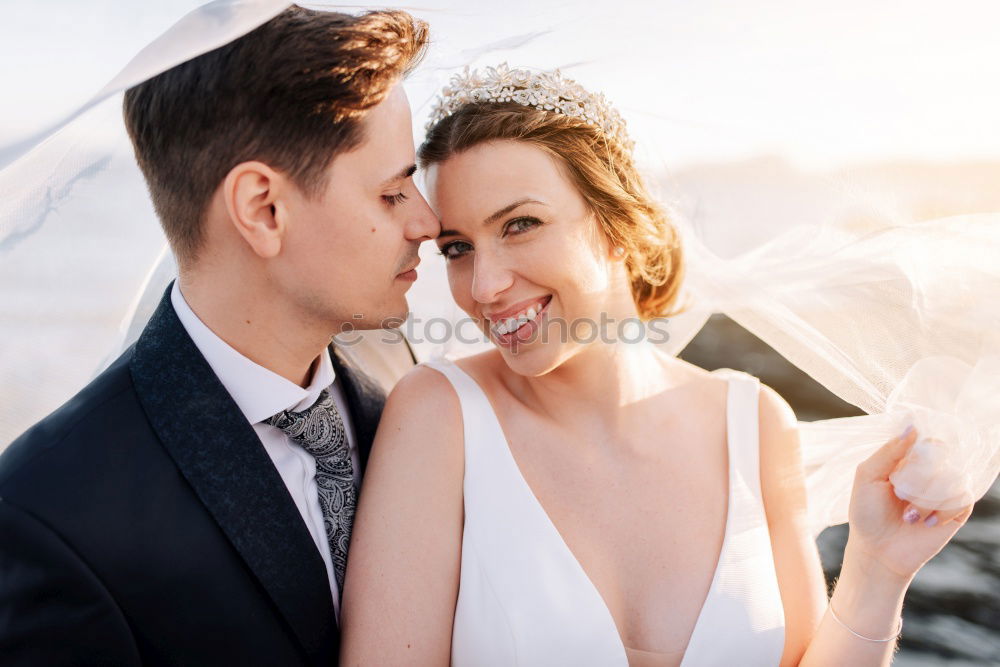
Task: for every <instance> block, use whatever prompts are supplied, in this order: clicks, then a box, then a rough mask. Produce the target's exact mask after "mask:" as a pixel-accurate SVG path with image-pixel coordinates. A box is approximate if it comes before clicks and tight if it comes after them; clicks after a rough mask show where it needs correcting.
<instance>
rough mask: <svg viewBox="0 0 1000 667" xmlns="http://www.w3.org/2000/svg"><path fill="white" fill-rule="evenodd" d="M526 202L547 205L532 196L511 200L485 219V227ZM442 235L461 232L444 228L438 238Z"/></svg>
mask: <svg viewBox="0 0 1000 667" xmlns="http://www.w3.org/2000/svg"><path fill="white" fill-rule="evenodd" d="M525 204H540V205H542V206H545V205H546V204H545V202H540V201H538V200H537V199H532V198H531V197H525V198H524V199H518V200H517V201H515V202H511V203H510V204H507V205H506V206H504V207H503V208H501V209H499V210H497V211H496V212H494V213H492V214H491V215H489V216H487V217H486V219H485V220H483V226H484V227H488V226H490V225H492V224H493V223H494V222H496V221H497V220H499V219H500V218H502V217H504V216H505V215H507V214H508V213H510V212H511V211H513V210H514V209H516V208H517V207H519V206H524V205H525ZM442 236H459V233H458V232H457V231H455V230H453V229H443V230H441V233H440V234H438V238H441V237H442Z"/></svg>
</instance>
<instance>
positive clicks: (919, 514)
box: [903, 503, 937, 526]
mask: <svg viewBox="0 0 1000 667" xmlns="http://www.w3.org/2000/svg"><path fill="white" fill-rule="evenodd" d="M933 514H934V510H928V509H924V508H922V507H918V506H916V505H914V504H913V503H907V504H906V507H904V508H903V521H905V522H906V523H909V524H915V523H919V522H921V521H930V522H931V523H930V524H928V525H931V526H933V525H934V524H936V523H937V519H936V518H935V517H933V516H932V515H933Z"/></svg>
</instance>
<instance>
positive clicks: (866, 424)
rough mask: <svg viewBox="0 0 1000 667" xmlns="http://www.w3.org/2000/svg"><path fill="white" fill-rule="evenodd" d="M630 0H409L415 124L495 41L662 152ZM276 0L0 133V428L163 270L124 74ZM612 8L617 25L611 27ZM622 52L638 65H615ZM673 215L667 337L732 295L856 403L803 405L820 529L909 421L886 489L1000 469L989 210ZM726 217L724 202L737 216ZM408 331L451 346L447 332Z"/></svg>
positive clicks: (955, 494)
mask: <svg viewBox="0 0 1000 667" xmlns="http://www.w3.org/2000/svg"><path fill="white" fill-rule="evenodd" d="M303 4H305V5H307V6H310V7H317V8H323V6H319V5H316V4H315V3H303ZM645 4H646V3H640V2H634V3H633V2H625V3H616V4H615V6H614V7H611V6H608V5H605V6H603V7H598V8H589V9H588V10H587V12H586V13H582V12H578V11H576V9H575V7H576V4H575V3H555V4H552V5H548V6H546V7H541V8H539V7H536V6H535V4H534V3H531V2H527V1H521V0H512V1H511V2H505V3H502V7H501V6H495V5H494V3H490V7H489V8H487V7H482V8H476V7H470V6H467V5H463V4H460V3H436V2H431V3H429V4H425V5H421V6H420V7H416V8H414V7H406V6H405V5H404V6H402V8H404V9H408V10H409V11H411V12H412V13H414V14H416V15H418V16H420V17H422V18H425V19H427V20H428V21H429V22H430V23H431V29H432V38H433V46H432V49H431V51H430V53H429V55H428V58H427V60H426V61H425V63H424V64H423V65H422V66H421V68H420V69H419V70H418V71H417V72H416V73H415V74H414V75H413V76H412V77H411V78H410V79H409V80H408V82H407V84H406V87H407V91H408V94H409V96H410V100H411V105H412V107H413V112H414V130H415V133H416V137H417V140H418V141H419V140H420V139H421V138H422V130H421V128H422V126H423V124H424V122H425V121H426V119H427V116H428V114H429V111H430V105H431V102H432V100H433V98H434V96H435V94H436V93H437V91H438V90H439V89H440V87H441V86H442V85H443V84H444V83H446V81H447V79H448V77H449V76H450V75H451V74H452V73H454V72H455V71H456V70H458V69H460V68H461V67H463V66H465V65H472V66H481V65H491V64H496V63H497V62H500V61H501V60H507V61H509V62H511V64H512V65H519V66H531V67H532V68H538V69H550V68H555V67H562V68H563V69H564V71H566V72H567V74H569V75H570V76H572V77H573V78H575V79H576V80H578V81H579V82H580V83H581V84H583V85H584V86H585V87H587V88H588V89H590V90H602V91H604V92H605V93H607V95H608V97H609V98H610V99H611V100H612V102H614V103H615V104H616V106H618V108H619V109H621V110H622V112H623V115H624V116H625V117H626V119H627V120H628V121H629V122H630V124H632V121H633V119H636V118H640V119H644V123H645V124H644V125H642V126H641V127H639V128H638V130H637V131H633V132H632V134H633V138H634V139H636V141H637V151H638V156H639V158H640V162H641V163H646V164H652V165H655V164H656V161H657V156H661V155H669V154H670V150H671V147H670V146H664V145H660V144H659V143H658V142H659V141H660V139H659V135H658V134H657V132H656V124H657V122H670V121H669V118H666V119H664V114H663V110H662V109H660V108H658V107H657V104H656V102H655V101H651V100H654V99H655V98H653V97H651V96H650V95H651V92H650V91H651V90H652V89H653V88H654V87H655V86H657V69H658V68H662V67H664V66H666V63H661V62H659V61H658V60H657V59H656V52H655V49H656V44H657V42H656V39H657V30H656V26H657V22H656V14H655V13H656V8H655V7H652V6H650V7H646V6H645ZM648 4H650V5H652V4H653V3H648ZM286 6H288V3H286V2H277V1H268V0H216V1H215V2H210V3H208V4H206V5H204V6H202V7H200V8H198V9H196V10H195V11H193V12H191V13H190V14H188V15H187V16H185V17H184V18H182V19H181V20H180V21H179V22H178V23H176V24H175V25H174V26H173V27H169V28H167V27H166V26H164V27H165V28H167V29H166V31H165V32H164V33H163V35H162V36H161V37H160V38H158V39H157V40H155V41H153V42H152V43H150V44H149V45H148V46H147V47H146V48H145V49H143V50H142V51H141V52H140V53H139V54H137V55H136V56H135V58H134V59H133V60H132V61H131V62H129V63H128V64H127V65H126V66H125V67H124V69H123V70H122V71H121V73H120V74H119V75H118V76H116V77H115V78H114V79H113V80H112V81H111V82H110V83H109V84H107V86H105V87H104V88H103V89H102V90H100V91H99V92H98V93H97V94H96V95H95V96H94V97H93V99H92V100H91V101H89V102H88V103H87V104H85V105H83V106H82V107H81V108H79V109H76V110H73V111H72V112H70V113H68V114H67V116H66V117H65V119H64V120H63V121H61V122H60V123H57V124H56V125H55V126H54V127H51V128H49V129H48V130H46V131H45V132H42V133H41V134H39V135H36V136H33V137H29V138H28V139H25V140H22V141H19V142H16V143H15V144H14V145H11V146H8V147H6V148H0V164H7V166H6V167H5V168H4V169H3V171H0V315H2V322H3V324H2V327H3V328H2V329H0V335H2V336H3V338H4V345H3V346H2V349H0V391H2V393H0V443H6V442H9V441H10V440H11V439H12V438H13V437H15V436H16V435H17V434H19V433H20V432H21V431H23V430H24V429H25V428H27V427H28V426H29V425H30V424H31V423H33V422H35V421H37V420H38V419H39V418H41V417H42V416H44V415H45V414H46V413H48V412H49V411H51V410H52V409H54V408H55V407H57V405H58V404H59V403H60V402H62V401H64V400H65V399H66V398H68V397H69V396H70V395H72V393H74V392H75V391H76V390H78V389H79V388H80V387H81V386H83V384H85V382H86V381H87V379H88V378H90V377H92V376H93V375H94V374H95V373H96V372H98V371H99V370H100V369H101V368H103V366H104V365H106V364H107V363H108V362H109V361H110V360H112V359H113V358H114V356H115V355H116V354H117V353H118V352H119V351H120V350H121V349H122V347H123V346H125V345H127V344H128V343H129V342H131V341H132V340H134V339H135V337H137V335H138V332H139V331H140V330H141V328H142V326H143V324H144V323H145V321H146V318H147V317H148V315H149V313H150V312H151V311H152V308H153V307H154V306H155V304H156V302H157V301H158V299H159V297H160V296H161V295H162V293H163V289H164V288H165V286H166V285H167V283H168V281H169V280H170V279H171V278H172V276H173V271H174V269H173V263H172V259H171V257H170V255H169V252H168V251H167V250H166V246H165V243H164V240H163V236H162V233H161V232H160V229H159V227H158V225H157V223H156V220H155V216H154V215H153V211H152V207H151V205H150V203H149V201H148V197H147V195H146V191H145V186H144V184H143V182H142V179H141V175H140V174H139V172H138V169H137V167H136V166H135V164H134V160H133V157H132V154H131V147H130V146H129V143H128V140H127V137H126V136H125V132H124V128H123V125H122V122H121V114H120V107H121V93H122V91H123V90H125V89H126V88H128V87H130V86H132V85H135V84H136V83H138V82H140V81H143V80H145V79H146V78H148V77H150V76H153V75H155V74H156V73H158V72H161V71H163V70H165V69H168V68H169V67H171V66H173V65H175V64H177V63H179V62H182V61H184V60H186V59H188V58H191V57H194V56H196V55H198V54H201V53H204V52H206V51H208V50H211V49H213V48H216V47H218V46H219V45H221V44H224V43H226V42H228V41H230V40H232V39H234V38H236V37H238V36H240V35H242V34H245V33H246V32H248V31H249V30H252V29H253V28H254V27H256V26H258V25H260V24H261V23H263V22H265V21H267V20H268V19H270V18H271V17H273V16H274V15H276V14H277V13H279V12H280V11H282V10H283V9H284V8H285V7H286ZM372 6H373V7H374V5H372ZM329 8H331V9H339V10H341V11H356V10H358V9H361V8H363V6H359V5H352V6H349V7H345V6H338V7H333V6H330V7H329ZM623 17H624V18H623ZM626 18H627V21H625V19H626ZM470 21H489V22H490V25H491V26H492V29H493V34H494V35H495V36H496V39H495V41H492V42H490V43H488V44H485V45H483V44H481V43H475V41H474V39H473V38H471V37H470V36H469V34H468V31H467V30H464V29H463V28H464V27H465V26H467V25H469V22H470ZM611 24H614V25H617V26H618V27H619V28H621V29H620V30H619V31H617V32H612V33H609V32H607V26H608V25H611ZM630 31H631V32H630ZM477 34H481V33H477ZM609 34H610V35H612V36H613V38H610V39H609V38H608V35H609ZM626 35H627V36H628V37H629V39H626V38H625V37H624V36H626ZM625 56H628V58H627V59H626V58H625ZM626 61H628V62H631V63H633V65H632V66H631V67H629V68H628V69H622V63H623V62H626ZM679 98H680V99H681V101H680V102H678V104H683V101H682V100H683V95H680V94H679ZM651 119H652V120H653V121H655V122H650V120H651ZM677 224H678V225H679V227H680V229H681V232H682V235H683V238H684V243H685V251H686V253H687V257H688V264H689V275H688V277H687V278H686V281H685V291H686V296H687V297H688V298H689V300H690V302H691V303H692V304H693V307H692V308H691V310H690V311H688V312H687V313H685V314H683V315H682V316H679V317H677V318H674V319H671V320H670V321H669V323H668V326H669V332H670V339H669V341H668V342H667V343H665V346H666V347H667V349H668V350H669V351H670V352H671V353H678V352H680V351H681V349H683V347H684V346H685V345H686V344H687V343H688V342H689V341H690V340H691V338H693V337H694V335H695V334H696V333H697V332H698V331H699V330H700V329H701V328H702V326H703V325H704V323H705V322H706V320H707V318H708V317H709V316H710V315H711V314H712V313H716V312H718V313H725V314H726V315H728V316H729V317H731V318H732V319H733V320H735V321H736V322H737V323H739V324H740V325H742V326H743V327H745V328H746V329H747V330H749V331H750V332H752V333H754V334H755V335H757V336H758V337H759V338H761V339H762V340H763V341H764V342H766V343H768V344H769V345H771V346H772V347H773V348H774V349H775V350H777V351H778V352H779V353H780V354H782V355H783V356H784V357H786V358H787V359H788V360H789V361H791V362H792V363H793V364H795V365H796V366H798V367H799V368H801V369H802V370H804V371H805V372H806V373H808V374H809V375H810V376H811V377H813V378H814V379H815V380H816V381H818V382H819V383H820V384H822V385H823V386H825V387H826V388H827V389H829V390H830V391H831V392H833V393H834V394H836V395H837V396H839V397H840V398H842V399H844V400H845V401H847V402H849V403H852V404H854V405H856V406H858V407H859V408H861V409H862V410H863V411H864V412H866V413H867V414H866V416H862V417H851V418H844V419H833V420H824V421H819V422H810V423H802V424H801V433H802V439H803V454H804V459H805V464H806V467H807V471H808V491H809V504H810V513H811V520H812V525H813V528H814V531H815V532H816V533H818V532H819V530H821V529H822V528H823V527H825V526H827V525H833V524H837V523H842V522H844V521H845V520H846V509H847V499H848V497H849V494H850V489H851V480H852V478H853V471H854V468H855V467H856V465H857V463H858V462H860V461H861V460H863V459H864V458H865V457H867V456H868V455H869V454H870V453H871V452H872V451H873V450H874V448H876V447H877V446H879V445H880V444H882V443H883V442H884V441H885V440H886V439H888V438H889V437H891V436H892V435H895V434H897V433H898V432H899V431H901V430H902V428H903V427H904V426H905V425H906V424H907V423H910V422H914V423H915V424H916V426H917V427H918V429H919V430H920V433H921V434H922V436H923V438H922V440H921V442H920V443H919V445H918V447H917V449H916V451H915V456H914V457H913V460H912V461H911V463H910V464H908V465H907V466H906V467H905V468H903V469H901V470H900V471H898V472H897V473H895V475H894V476H893V483H894V485H895V487H896V489H897V493H898V494H900V495H901V496H902V497H906V498H909V499H912V500H914V501H915V502H918V503H919V504H922V505H925V506H928V507H936V508H952V507H957V506H960V505H962V504H965V503H968V502H970V501H972V500H975V499H978V498H980V497H982V496H983V495H984V494H985V493H986V492H987V491H988V489H989V488H990V486H991V485H992V483H993V481H994V480H995V479H996V477H997V473H998V471H1000V299H997V297H998V296H1000V214H989V213H984V214H978V215H967V216H962V217H954V218H947V219H935V220H922V221H910V220H901V219H896V218H894V217H892V216H886V217H883V218H880V219H876V220H874V221H872V222H870V223H869V224H866V225H863V226H858V225H854V226H850V227H848V226H843V225H839V224H837V223H836V221H829V220H824V219H817V220H809V219H806V220H795V221H792V223H791V224H786V225H783V226H782V227H780V228H779V227H775V228H774V230H773V232H772V233H770V237H769V238H768V239H767V240H766V242H764V243H762V244H759V245H757V246H755V247H752V248H750V249H747V250H745V251H744V252H741V253H739V254H735V255H732V256H726V257H723V256H720V254H718V253H716V252H713V251H712V250H711V249H710V248H709V247H708V244H707V243H706V242H705V240H704V238H703V236H702V235H701V234H699V233H698V232H697V230H695V229H694V228H693V227H692V226H691V225H690V224H688V223H687V222H685V220H684V217H683V216H682V215H678V216H677ZM740 224H741V221H739V220H734V221H733V222H732V225H733V233H738V228H739V227H740ZM423 266H424V267H427V271H426V275H424V276H422V277H421V279H420V281H418V284H417V285H416V286H415V287H414V290H413V291H412V292H411V295H412V297H413V298H412V300H411V305H413V306H414V311H415V314H416V315H417V316H419V317H420V318H421V319H422V320H423V321H425V322H426V321H428V320H430V319H432V318H435V317H440V318H444V320H446V321H451V322H454V321H455V320H456V319H457V317H458V311H457V308H456V307H455V306H454V304H453V303H452V302H451V298H450V295H449V294H448V291H447V288H446V284H445V281H444V278H443V273H444V268H443V263H442V262H441V261H440V260H439V258H429V261H425V262H424V264H423ZM422 270H423V269H422ZM420 351H421V354H423V355H425V356H426V355H430V354H438V353H442V352H447V353H450V354H461V353H463V352H464V351H466V349H465V348H463V346H461V345H457V344H456V343H455V342H454V340H452V341H450V342H449V343H447V344H440V345H434V344H425V345H424V346H423V347H422V348H420Z"/></svg>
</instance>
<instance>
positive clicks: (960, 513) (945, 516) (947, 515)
mask: <svg viewBox="0 0 1000 667" xmlns="http://www.w3.org/2000/svg"><path fill="white" fill-rule="evenodd" d="M972 507H973V506H972V505H966V506H965V507H959V508H958V509H954V510H945V511H940V510H939V511H938V512H937V513H938V514H940V515H942V516H941V523H942V524H946V523H951V522H952V521H957V522H958V523H965V522H966V520H967V519H968V518H969V516H971V515H972Z"/></svg>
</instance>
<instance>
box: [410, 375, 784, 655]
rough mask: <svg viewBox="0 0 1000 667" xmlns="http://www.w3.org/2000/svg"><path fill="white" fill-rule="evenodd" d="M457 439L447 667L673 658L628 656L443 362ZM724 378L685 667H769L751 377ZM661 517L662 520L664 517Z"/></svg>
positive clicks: (463, 380) (483, 416)
mask: <svg viewBox="0 0 1000 667" xmlns="http://www.w3.org/2000/svg"><path fill="white" fill-rule="evenodd" d="M425 365H427V366H429V367H431V368H434V369H435V370H437V371H439V372H441V373H442V374H443V375H444V376H445V377H447V378H448V380H449V381H450V382H451V384H452V386H453V387H454V388H455V392H456V393H457V394H458V397H459V400H460V402H461V407H462V419H463V423H464V430H465V433H464V435H465V481H464V498H465V527H464V534H463V537H462V571H461V582H460V588H459V593H458V603H457V606H456V609H455V624H454V630H453V635H452V664H453V665H457V666H459V667H465V666H467V665H477V666H478V665H497V666H500V665H503V666H505V667H506V666H510V665H527V666H532V667H536V666H537V667H554V666H558V665H572V666H577V667H584V666H591V665H593V666H614V667H626V665H630V666H631V667H647V666H648V667H653V666H655V665H661V664H670V659H673V658H672V656H668V655H667V654H657V653H650V652H647V651H640V650H635V649H630V648H628V647H626V646H624V644H623V642H622V639H621V637H620V635H619V634H618V630H617V627H616V626H615V621H614V619H613V617H612V616H611V612H610V611H609V610H608V607H607V605H606V604H605V602H604V600H603V599H602V597H601V595H600V593H599V592H598V591H597V589H596V588H595V587H594V584H593V583H592V582H591V580H590V579H589V578H588V576H587V574H586V572H584V570H583V568H582V567H581V565H580V563H579V562H578V561H577V560H576V558H575V557H574V555H573V553H572V552H571V551H570V550H569V547H568V546H567V545H566V543H565V542H564V541H563V539H562V537H561V536H560V534H559V532H558V531H557V529H556V527H555V526H554V525H553V523H552V521H551V520H550V519H549V517H548V515H547V514H546V513H545V509H544V508H543V507H542V506H541V504H540V503H539V502H538V499H537V498H536V497H535V495H534V494H533V493H532V491H531V488H530V487H529V486H528V484H527V482H526V481H525V479H524V477H523V476H522V475H521V472H520V469H519V468H518V466H517V463H516V462H515V460H514V458H513V455H512V454H511V451H510V448H509V447H508V445H507V441H506V438H505V437H504V434H503V431H502V430H501V427H500V423H499V422H498V421H497V417H496V414H495V413H494V412H493V408H492V406H491V405H490V402H489V399H488V398H487V397H486V394H485V393H484V392H483V390H482V389H481V388H480V386H479V385H478V384H477V383H476V381H475V380H473V379H472V377H471V376H469V375H468V374H467V373H465V372H464V371H463V370H461V369H460V368H459V367H458V366H456V365H455V364H454V363H452V362H450V361H435V362H430V363H427V364H425ZM714 373H716V374H719V375H722V376H724V377H726V378H727V380H728V383H729V391H728V398H727V410H726V413H727V420H728V424H727V441H728V452H729V508H728V515H727V520H726V529H725V538H724V540H723V545H722V551H721V554H720V556H719V559H718V563H717V566H716V569H715V574H714V576H713V578H712V584H711V588H710V589H709V592H708V596H707V597H706V599H705V601H704V603H703V606H702V608H701V612H700V614H699V616H698V619H697V622H696V625H695V629H694V632H693V634H692V636H691V639H690V641H689V643H688V646H687V649H686V651H685V653H684V658H683V662H682V667H701V666H702V665H718V666H720V667H721V666H726V667H731V666H732V665H741V666H751V665H777V664H778V662H779V661H780V659H781V653H782V648H783V645H784V636H785V632H784V610H783V608H782V606H781V597H780V595H779V591H778V582H777V577H776V575H775V571H774V558H773V556H772V553H771V542H770V537H769V534H768V530H767V520H766V518H765V516H764V508H763V503H762V500H761V491H760V474H759V463H758V461H759V457H758V427H757V392H758V386H759V382H758V380H757V379H756V378H754V377H753V376H750V375H747V374H745V373H742V372H739V371H734V370H730V369H720V370H717V371H714ZM668 511H669V510H668V508H664V516H665V517H666V516H667V514H668Z"/></svg>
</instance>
